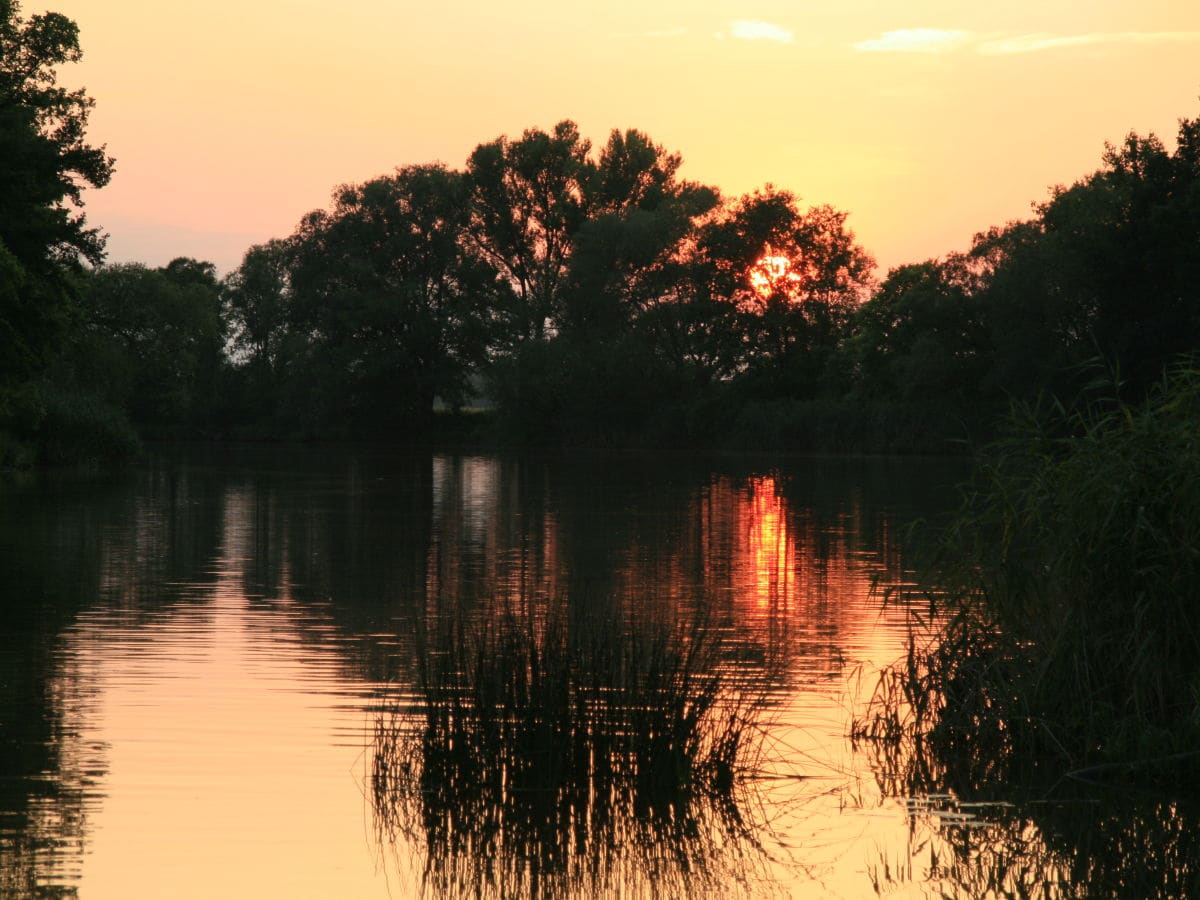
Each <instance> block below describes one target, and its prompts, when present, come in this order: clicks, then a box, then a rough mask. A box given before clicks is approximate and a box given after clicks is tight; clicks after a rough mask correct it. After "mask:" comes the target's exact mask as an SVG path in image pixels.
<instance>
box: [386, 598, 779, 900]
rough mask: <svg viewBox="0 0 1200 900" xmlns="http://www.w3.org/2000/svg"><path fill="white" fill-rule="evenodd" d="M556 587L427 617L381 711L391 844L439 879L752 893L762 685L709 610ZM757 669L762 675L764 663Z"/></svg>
mask: <svg viewBox="0 0 1200 900" xmlns="http://www.w3.org/2000/svg"><path fill="white" fill-rule="evenodd" d="M653 606H654V605H653V604H646V605H645V606H636V605H631V606H630V608H627V609H618V608H616V607H615V606H614V605H613V604H607V603H604V602H600V603H594V604H587V605H586V606H585V605H584V604H579V603H570V602H563V603H560V604H549V607H550V608H548V609H542V610H538V611H529V610H528V608H526V609H525V610H524V611H522V612H517V611H516V610H514V609H512V608H507V609H502V610H499V611H491V612H488V613H484V614H476V615H474V616H470V617H468V616H464V615H451V616H443V617H439V618H436V619H435V620H434V621H433V622H431V623H430V624H429V625H428V626H427V627H426V629H425V630H424V633H423V634H421V635H419V640H418V654H417V655H418V678H417V689H416V692H415V694H412V693H409V694H408V695H407V696H406V695H404V694H399V695H398V696H397V697H396V698H395V700H394V703H393V706H392V708H391V709H390V710H389V711H388V712H387V713H386V714H384V715H382V716H381V717H380V718H379V721H378V723H377V727H376V732H375V741H374V746H373V767H372V779H371V786H372V792H373V801H374V814H375V824H376V828H377V832H378V836H379V838H380V840H381V842H382V845H383V846H390V847H392V848H394V849H396V850H397V852H400V853H403V852H404V850H403V849H402V848H403V847H408V848H411V849H412V851H413V852H415V853H418V854H423V859H424V862H423V867H422V868H423V871H422V875H421V880H422V886H423V889H424V891H425V892H426V893H428V894H430V895H433V896H438V897H457V896H472V897H510V896H529V897H538V896H564V895H577V896H595V895H598V894H607V893H612V892H614V891H620V892H621V893H622V895H623V896H685V895H690V894H692V893H695V892H703V891H705V890H709V891H714V892H718V891H719V892H720V893H721V894H722V895H726V894H728V893H729V892H730V891H731V890H733V891H736V890H738V887H739V886H740V887H741V889H742V890H745V891H747V892H748V891H750V890H751V889H753V890H754V892H755V895H756V896H761V895H762V894H763V891H764V890H765V889H769V886H767V885H765V879H766V875H765V871H766V863H767V857H766V852H765V850H764V849H763V847H762V844H761V842H760V840H759V839H758V838H757V837H756V834H758V833H760V830H761V829H762V828H764V827H765V826H766V816H765V815H764V810H763V809H762V807H761V805H760V802H759V798H758V797H757V796H756V792H755V790H754V782H753V781H752V780H751V779H750V778H749V777H748V776H750V775H752V774H753V773H754V771H755V770H756V769H757V768H758V766H759V764H760V763H761V754H762V748H763V742H762V734H763V732H762V728H761V725H760V721H759V719H760V716H761V713H762V711H763V706H764V698H763V694H762V692H761V688H755V687H754V686H753V684H754V683H753V682H751V681H750V680H749V679H748V678H744V677H739V676H738V675H737V674H736V673H735V670H734V669H732V668H731V667H729V666H727V665H725V663H724V660H723V649H724V648H723V646H722V642H721V633H722V629H721V628H720V627H719V623H716V622H711V621H708V620H707V619H706V618H705V616H703V615H700V614H691V615H685V616H683V617H681V619H680V620H677V621H672V622H670V623H668V622H666V621H661V620H656V618H655V616H654V615H653V614H652V613H649V612H647V611H646V610H647V609H650V608H653ZM759 683H761V682H759Z"/></svg>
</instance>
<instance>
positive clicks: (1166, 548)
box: [854, 366, 1200, 788]
mask: <svg viewBox="0 0 1200 900" xmlns="http://www.w3.org/2000/svg"><path fill="white" fill-rule="evenodd" d="M1015 422H1016V424H1017V426H1018V428H1017V430H1016V433H1015V436H1014V437H1012V438H1009V439H1007V440H1005V441H1003V442H1001V443H998V444H996V445H994V446H993V447H992V448H990V450H989V451H988V452H987V454H986V455H985V457H984V459H983V460H982V463H981V465H980V466H979V468H978V478H977V480H976V483H975V484H974V486H973V488H972V490H971V491H970V492H969V494H968V496H967V498H966V502H965V504H964V507H963V509H962V511H961V512H960V514H959V515H958V516H957V518H956V519H955V520H954V522H953V523H952V524H951V526H950V527H949V528H947V529H946V531H945V532H944V534H943V535H942V537H941V539H940V542H939V544H938V549H937V554H936V557H935V560H934V562H933V563H932V564H931V565H930V566H928V568H927V573H926V579H925V580H926V581H927V582H929V583H937V584H940V585H941V586H942V587H943V589H944V590H943V592H942V593H940V594H938V595H937V596H931V597H930V598H929V599H930V605H929V611H930V614H931V615H930V617H929V618H922V619H921V620H919V621H916V620H915V621H914V624H915V625H916V626H917V627H914V629H913V632H912V639H911V640H910V647H909V651H908V654H907V657H906V658H905V659H904V660H903V661H901V662H900V663H899V664H897V665H896V666H893V667H892V668H890V669H888V670H887V671H885V672H884V673H883V675H882V677H881V679H880V681H879V684H878V687H877V690H876V692H875V695H874V698H873V700H872V702H871V704H870V705H869V709H868V712H867V713H866V714H865V715H864V716H863V717H861V718H860V719H859V721H858V722H857V723H856V726H855V730H854V736H855V737H856V738H857V739H859V740H869V741H871V742H872V743H873V744H874V745H875V747H876V750H877V751H878V752H882V753H883V754H884V756H885V757H888V758H891V759H892V760H894V761H895V760H901V759H902V760H905V761H906V762H905V763H904V766H905V767H907V768H906V770H905V772H904V773H903V774H902V775H900V777H901V778H902V780H904V779H907V780H909V781H910V782H919V781H921V780H922V779H923V778H924V777H925V776H938V775H939V774H940V777H958V778H961V779H963V780H964V781H966V782H971V783H974V784H977V785H978V784H983V783H986V782H987V781H988V780H989V779H992V778H995V777H997V776H998V774H999V769H1000V768H1002V767H1004V766H1008V765H1011V764H1014V763H1015V764H1020V765H1026V764H1027V763H1029V761H1030V760H1035V759H1036V760H1042V761H1045V760H1046V759H1057V760H1058V763H1057V764H1056V765H1055V766H1054V771H1056V772H1058V773H1060V774H1061V773H1063V772H1068V771H1070V772H1074V773H1075V774H1076V775H1081V774H1084V773H1086V772H1090V771H1093V769H1092V767H1094V766H1098V765H1100V766H1110V765H1119V766H1121V767H1124V769H1125V770H1127V772H1128V774H1129V775H1130V777H1140V776H1147V777H1150V776H1153V777H1154V778H1156V779H1157V780H1168V781H1170V782H1171V783H1173V784H1175V785H1176V786H1178V785H1179V784H1180V783H1181V782H1182V781H1185V780H1186V781H1189V782H1190V785H1191V787H1193V788H1194V787H1195V786H1196V784H1197V779H1196V772H1197V769H1196V764H1197V762H1200V604H1198V603H1197V600H1198V599H1200V594H1198V593H1197V588H1196V585H1197V584H1200V372H1197V371H1196V370H1195V369H1193V368H1190V367H1187V366H1180V367H1177V368H1176V369H1175V370H1173V371H1172V372H1171V373H1169V374H1168V375H1167V376H1165V377H1164V379H1163V381H1162V383H1161V384H1160V385H1158V387H1157V388H1156V390H1155V391H1154V392H1153V393H1152V394H1151V395H1150V396H1149V397H1148V398H1147V399H1146V400H1145V401H1144V402H1142V403H1140V404H1137V405H1131V404H1129V403H1125V402H1122V401H1119V400H1116V399H1111V398H1110V399H1101V400H1094V401H1092V402H1089V403H1084V404H1081V405H1080V406H1079V407H1078V408H1077V409H1075V410H1074V411H1070V412H1068V411H1066V410H1064V409H1062V408H1061V407H1050V408H1046V407H1043V408H1040V409H1039V408H1036V407H1027V408H1025V409H1023V410H1021V411H1019V412H1018V414H1017V415H1016V418H1015ZM914 766H915V767H916V768H914ZM883 768H884V770H887V768H888V767H887V766H886V765H885V766H884V767H883ZM920 770H923V772H922V771H920ZM935 770H937V771H936V772H935ZM893 774H898V770H893ZM909 786H910V787H912V786H914V784H910V785H909ZM897 787H898V785H897Z"/></svg>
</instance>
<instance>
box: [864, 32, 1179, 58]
mask: <svg viewBox="0 0 1200 900" xmlns="http://www.w3.org/2000/svg"><path fill="white" fill-rule="evenodd" d="M1192 42H1200V31H1097V32H1091V33H1087V34H1050V33H1048V32H1036V33H1031V34H1015V35H1007V36H1002V37H1000V36H995V35H989V36H988V37H986V38H984V37H980V36H976V35H973V34H972V33H971V32H969V31H960V30H957V29H950V28H902V29H900V30H898V31H887V32H884V33H883V34H881V35H880V36H879V37H877V38H872V39H871V40H868V41H859V42H858V43H857V44H854V45H853V46H854V49H855V50H858V51H860V52H864V53H946V52H948V51H951V50H973V51H974V52H976V53H982V54H986V55H988V56H1000V55H1011V54H1016V53H1038V52H1041V51H1044V50H1059V49H1063V48H1067V47H1081V46H1086V45H1089V44H1168V43H1174V44H1179V43H1192Z"/></svg>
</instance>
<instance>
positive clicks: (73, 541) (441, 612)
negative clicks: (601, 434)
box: [0, 449, 1075, 898]
mask: <svg viewBox="0 0 1200 900" xmlns="http://www.w3.org/2000/svg"><path fill="white" fill-rule="evenodd" d="M962 475H963V470H962V468H961V465H960V464H956V463H948V462H939V461H928V460H927V461H911V460H910V461H895V460H838V459H792V460H788V461H782V462H781V461H764V460H753V461H746V460H730V459H717V460H713V459H707V460H698V459H695V458H683V457H677V458H676V457H647V456H635V455H582V456H581V455H573V456H557V457H546V458H529V457H511V458H510V457H492V456H453V455H437V454H413V453H411V452H388V451H384V450H379V449H372V450H363V451H347V450H342V449H339V450H330V451H304V452H295V451H287V452H284V451H277V450H269V451H268V450H261V449H259V450H254V449H250V450H236V451H235V450H224V451H216V450H202V451H196V452H191V453H182V452H177V453H175V454H172V455H167V456H162V457H159V458H157V459H156V460H155V461H153V462H152V463H150V464H147V465H146V466H144V467H143V468H140V469H138V470H137V471H135V472H133V473H129V474H127V475H123V476H121V477H120V478H117V479H114V480H107V481H97V480H94V479H93V480H88V479H64V478H49V477H43V478H39V479H35V480H32V481H28V482H25V483H7V484H5V485H3V486H2V487H0V573H2V577H0V895H2V896H5V897H7V896H39V895H40V896H74V895H78V896H80V897H84V898H110V897H111V898H135V897H148V898H149V897H163V896H171V897H205V898H208V897H364V898H374V897H380V898H386V897H406V896H413V895H419V894H420V893H421V891H422V889H423V887H424V890H425V892H426V894H427V895H431V896H443V895H446V896H473V897H474V896H495V897H503V896H524V895H529V894H541V895H544V896H558V895H560V894H562V893H567V894H570V893H575V894H576V895H578V896H591V895H593V894H597V893H601V894H609V895H612V896H664V895H673V894H683V893H690V894H692V895H695V896H709V895H711V896H724V895H738V894H740V895H744V896H753V897H758V896H764V897H771V896H778V897H807V896H835V897H859V896H871V895H874V894H876V893H883V894H887V895H896V896H902V895H910V894H911V895H924V894H926V893H937V892H939V891H946V892H948V893H955V892H960V893H963V892H972V891H973V890H974V888H973V887H972V884H973V883H972V882H971V881H970V879H969V878H964V877H963V876H962V873H955V872H951V871H948V868H947V866H948V864H947V863H946V862H945V860H946V859H947V858H948V857H952V856H953V854H952V852H951V848H952V847H953V846H954V845H955V843H956V842H958V843H959V844H961V843H962V842H963V841H966V842H967V843H968V844H970V843H971V841H973V840H976V837H975V836H976V835H984V836H987V835H991V834H992V833H993V832H995V831H996V829H1000V832H1001V833H1002V835H1001V836H1003V833H1006V832H1004V829H1009V830H1012V829H1016V831H1017V835H1018V837H1020V839H1021V840H1022V841H1029V840H1033V839H1034V838H1035V837H1036V834H1035V833H1031V831H1030V828H1031V826H1029V825H1028V824H1027V823H1025V822H1024V820H1020V821H1018V822H1016V823H1015V824H1014V823H1013V822H1010V821H1007V820H1005V819H1004V818H1003V816H1002V815H1001V816H1000V817H999V818H997V816H992V817H991V818H986V817H982V816H981V814H980V809H982V807H978V808H973V807H971V806H970V803H969V802H968V799H969V798H965V797H964V798H959V797H956V796H954V795H952V794H947V795H946V796H945V797H939V796H937V795H934V796H932V797H930V796H925V797H918V798H904V797H898V798H897V797H888V796H885V795H884V792H883V791H882V790H881V787H880V779H879V778H877V777H876V774H875V772H874V771H873V769H872V765H871V761H870V760H869V759H868V758H866V757H865V756H864V755H863V754H862V753H856V752H853V751H852V748H851V746H850V743H849V741H848V739H847V733H848V729H849V721H850V716H851V710H852V702H853V701H852V698H853V697H855V696H856V692H858V693H861V688H860V682H861V681H863V680H865V681H866V682H867V683H868V685H869V682H870V673H871V672H872V670H873V669H874V668H875V667H877V666H879V665H881V664H884V663H888V662H892V661H893V660H895V659H896V658H897V657H898V656H899V655H900V654H901V652H902V650H903V646H904V637H905V620H906V611H905V610H904V609H903V608H900V607H899V606H884V604H883V603H882V601H881V598H880V596H879V594H878V592H875V591H873V590H872V585H873V583H874V582H876V581H877V580H878V581H881V582H883V583H895V582H898V581H902V580H903V579H904V578H905V577H906V574H905V568H904V563H905V551H904V546H903V541H902V536H903V533H904V528H905V525H906V523H907V522H910V521H912V520H913V519H915V518H916V517H918V516H923V515H924V516H928V515H936V514H937V513H939V512H940V511H943V510H945V509H946V508H948V507H949V506H950V505H952V504H953V502H954V499H955V496H956V495H955V493H954V490H953V485H954V483H955V482H956V481H957V480H958V479H959V478H961V476H962ZM609 607H612V608H613V609H621V610H625V611H634V612H637V613H638V614H639V615H643V616H645V615H649V616H650V617H651V618H653V619H654V620H655V621H658V622H674V621H679V620H682V619H683V618H685V617H687V616H694V615H695V614H696V613H697V611H698V610H700V611H703V612H704V613H705V615H706V616H707V619H706V621H710V622H712V623H714V625H713V627H714V628H719V629H720V631H721V637H722V641H723V647H724V648H725V649H724V650H723V656H722V659H723V660H724V662H723V663H722V666H723V667H725V668H727V669H728V672H729V673H732V676H734V677H736V678H737V679H738V681H739V683H741V684H751V683H752V684H754V685H756V687H757V689H758V690H760V691H761V693H762V694H763V696H764V697H766V710H765V716H764V719H763V721H764V722H765V723H766V724H765V731H763V732H762V739H761V740H762V743H761V748H762V753H761V759H760V760H759V763H758V765H757V767H756V769H755V773H754V776H753V777H752V778H749V779H747V781H746V782H745V784H744V785H743V789H742V790H740V791H739V793H738V795H737V803H736V804H735V805H736V809H734V811H733V813H732V814H731V813H730V810H729V809H718V808H717V807H716V806H712V805H711V804H710V806H708V807H706V806H704V805H703V803H702V802H701V801H699V800H697V801H696V802H695V803H694V804H693V805H692V806H691V807H689V808H688V809H687V810H684V811H683V812H680V811H679V810H677V809H675V808H674V807H671V809H670V810H668V813H667V814H663V813H662V812H661V809H660V811H659V812H658V813H657V814H653V813H647V811H646V809H645V808H633V807H631V808H629V809H627V810H625V811H624V812H621V811H620V810H618V809H617V806H618V805H619V804H618V802H617V800H616V799H613V800H612V801H611V802H609V801H607V800H605V799H604V798H602V797H601V798H597V797H595V796H593V797H591V798H588V799H586V802H584V803H582V805H580V806H579V807H578V808H579V809H581V810H585V812H586V815H585V817H586V818H587V819H588V822H586V823H581V822H576V823H574V824H570V825H563V826H562V829H561V830H563V833H562V834H560V833H559V830H556V829H560V826H559V825H547V826H545V827H543V826H537V827H535V828H533V829H532V831H531V830H530V828H529V826H528V823H526V825H525V828H526V830H525V831H521V829H520V828H519V827H517V826H516V825H514V823H513V822H512V821H507V822H506V821H505V820H503V817H502V816H501V817H496V816H491V815H486V814H485V815H482V816H481V817H480V819H479V821H473V820H472V819H471V816H465V815H456V814H455V813H454V811H453V810H436V809H435V810H433V811H432V812H431V804H433V803H435V802H437V801H435V800H431V799H429V798H430V796H431V795H429V792H426V795H425V796H424V797H423V798H421V797H418V803H417V806H416V807H415V808H416V809H417V810H418V813H417V815H416V816H415V817H414V816H409V817H408V819H407V823H408V824H407V826H406V827H402V828H399V829H397V828H395V827H392V828H388V827H383V826H384V825H385V824H386V823H385V822H384V821H383V819H382V818H381V815H380V810H379V808H377V807H376V805H375V803H374V801H373V799H372V797H373V795H372V771H373V768H372V767H373V765H374V760H375V751H376V749H377V747H376V745H375V743H374V741H375V734H376V731H375V729H376V726H377V724H378V723H379V722H381V721H383V720H384V718H386V717H387V716H390V715H391V713H390V711H391V710H393V709H396V708H397V704H399V707H398V708H399V709H400V710H401V711H402V712H403V710H404V709H405V708H407V707H406V704H417V702H418V701H417V699H416V697H415V696H414V693H413V687H414V684H415V679H416V675H415V672H416V669H417V660H418V659H419V658H420V648H419V646H418V645H419V644H420V643H421V641H420V640H419V639H418V636H419V635H420V634H422V633H424V629H426V628H427V626H428V623H429V622H430V621H432V620H433V619H436V618H437V617H439V616H443V617H444V616H446V615H447V614H448V613H453V614H454V615H459V614H461V613H463V611H469V612H470V613H471V615H472V616H473V617H474V619H473V620H474V621H476V622H478V621H490V620H492V619H494V617H495V616H497V615H499V614H500V613H499V611H500V610H501V609H503V610H506V611H509V612H511V611H513V610H517V611H518V612H520V614H521V615H527V616H528V621H530V622H531V623H535V625H534V626H533V627H537V625H536V623H539V622H541V623H543V624H544V622H545V620H546V616H547V615H552V614H553V612H554V611H555V610H560V611H566V612H564V615H568V616H569V617H574V619H578V618H579V617H580V616H583V615H585V614H591V613H592V612H594V611H595V610H596V609H597V608H604V609H607V608H609ZM414 708H415V707H414ZM381 717H384V718H381ZM392 721H394V720H392ZM614 797H615V794H614ZM610 807H611V808H610ZM998 808H999V807H998ZM572 809H574V807H572ZM600 811H603V812H604V821H605V823H606V824H604V825H603V827H600V826H598V825H596V823H595V822H593V821H592V819H593V818H595V817H597V816H599V815H600ZM510 815H511V814H510ZM572 815H575V813H572ZM580 815H581V816H584V814H583V813H581V814H580ZM656 815H657V818H655V816H656ZM730 815H732V816H733V819H734V820H736V822H737V823H738V824H737V826H736V827H732V828H731V827H730V821H731V819H730ZM622 816H625V818H624V819H623V818H621V817H622ZM435 819H436V820H437V821H438V822H440V823H441V824H440V825H436V826H435V823H434V820H435ZM483 820H487V823H490V824H484V822H483ZM668 820H670V821H669V822H668ZM647 821H651V824H650V825H647V824H646V822H647ZM671 822H674V824H671ZM447 823H449V824H447ZM664 823H665V824H664ZM680 823H682V824H680ZM439 829H440V830H439ZM655 829H665V831H664V832H663V833H662V834H659V832H658V831H655ZM948 829H949V830H948ZM448 831H449V832H452V833H449V834H448V833H447V832H448ZM668 831H669V832H670V833H669V834H668V833H666V832H668ZM534 832H536V835H535V836H533V837H531V836H530V835H532V834H533V833H534ZM567 832H569V833H567ZM680 835H684V837H683V838H681V837H680ZM601 837H603V840H601ZM522 841H524V843H522ZM981 842H982V843H986V842H984V841H982V840H981ZM656 848H657V849H656ZM499 852H502V853H503V854H505V855H506V857H508V858H506V859H503V860H499V861H498V860H496V859H494V858H493V857H494V856H495V855H496V854H497V853H499ZM996 852H997V853H1000V852H1001V851H996ZM939 854H941V856H939ZM968 855H969V854H968ZM1001 855H1002V854H1001ZM1002 864H1003V860H1002V861H1001V863H998V865H1002ZM1045 865H1046V864H1044V862H1039V863H1038V866H1040V867H1041V868H1035V870H1034V874H1033V875H1032V876H1029V877H1032V878H1034V880H1035V882H1041V883H1044V882H1045V881H1046V880H1047V879H1057V881H1058V883H1060V884H1070V883H1072V879H1073V878H1074V877H1075V876H1073V875H1072V874H1071V862H1070V860H1069V859H1066V858H1065V857H1064V858H1063V860H1060V861H1059V862H1058V863H1052V864H1049V865H1050V868H1049V869H1047V868H1045ZM1055 865H1057V866H1058V868H1055V867H1054V866H1055ZM1047 873H1048V874H1047ZM1027 876H1028V873H1024V874H1021V873H1018V875H1017V876H1016V877H1027ZM983 877H985V878H986V877H991V876H983ZM997 877H1000V878H1001V879H1002V881H1003V879H1005V878H1007V879H1009V880H1010V881H1011V878H1012V877H1013V876H1012V874H1011V873H1008V872H1007V870H1006V871H1005V872H1002V873H1001V875H1000V876H997ZM964 885H965V887H964ZM976 886H978V885H976Z"/></svg>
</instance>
